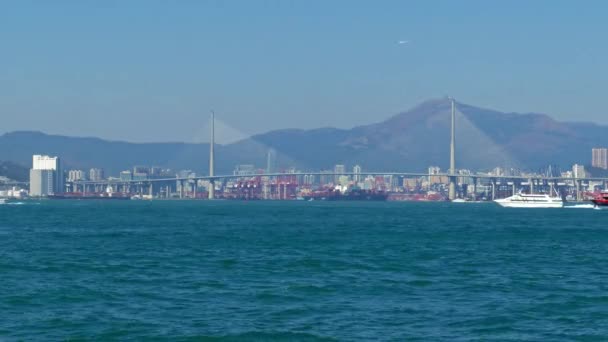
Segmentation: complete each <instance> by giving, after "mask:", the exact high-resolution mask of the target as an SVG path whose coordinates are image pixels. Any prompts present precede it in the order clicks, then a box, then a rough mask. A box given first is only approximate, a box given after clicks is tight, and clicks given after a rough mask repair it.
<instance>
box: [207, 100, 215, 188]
mask: <svg viewBox="0 0 608 342" xmlns="http://www.w3.org/2000/svg"><path fill="white" fill-rule="evenodd" d="M214 145H215V113H214V112H213V111H211V140H210V142H209V177H211V178H209V189H207V190H208V192H209V199H210V200H212V199H214V198H215V179H213V177H214V176H215V165H214V162H215V153H214V152H215V151H214V147H215V146H214Z"/></svg>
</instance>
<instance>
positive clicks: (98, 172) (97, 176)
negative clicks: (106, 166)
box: [89, 168, 105, 182]
mask: <svg viewBox="0 0 608 342" xmlns="http://www.w3.org/2000/svg"><path fill="white" fill-rule="evenodd" d="M104 178H105V175H104V171H103V169H99V168H92V169H91V170H89V180H90V181H93V182H100V181H102V180H104Z"/></svg>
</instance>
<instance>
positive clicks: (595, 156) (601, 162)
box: [591, 147, 608, 170]
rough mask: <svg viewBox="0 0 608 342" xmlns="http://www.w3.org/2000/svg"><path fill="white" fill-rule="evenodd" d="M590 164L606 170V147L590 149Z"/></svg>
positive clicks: (607, 154) (607, 165) (607, 157)
mask: <svg viewBox="0 0 608 342" xmlns="http://www.w3.org/2000/svg"><path fill="white" fill-rule="evenodd" d="M591 166H593V167H597V168H600V169H604V170H608V148H605V147H602V148H599V147H598V148H594V149H592V150H591Z"/></svg>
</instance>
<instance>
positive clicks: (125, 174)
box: [120, 170, 133, 182]
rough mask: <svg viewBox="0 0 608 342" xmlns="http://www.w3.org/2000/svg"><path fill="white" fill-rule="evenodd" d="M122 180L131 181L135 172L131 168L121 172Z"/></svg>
mask: <svg viewBox="0 0 608 342" xmlns="http://www.w3.org/2000/svg"><path fill="white" fill-rule="evenodd" d="M120 180H121V181H125V182H129V181H132V180H133V172H131V170H125V171H121V172H120Z"/></svg>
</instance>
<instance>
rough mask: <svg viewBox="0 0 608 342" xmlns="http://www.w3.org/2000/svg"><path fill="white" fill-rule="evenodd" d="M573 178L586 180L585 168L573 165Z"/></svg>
mask: <svg viewBox="0 0 608 342" xmlns="http://www.w3.org/2000/svg"><path fill="white" fill-rule="evenodd" d="M572 176H574V178H585V177H587V174H586V172H585V166H584V165H580V164H574V165H572Z"/></svg>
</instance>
